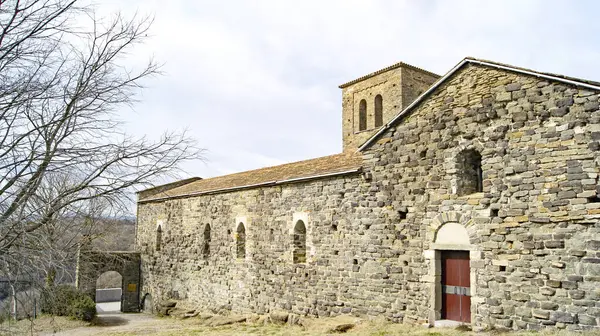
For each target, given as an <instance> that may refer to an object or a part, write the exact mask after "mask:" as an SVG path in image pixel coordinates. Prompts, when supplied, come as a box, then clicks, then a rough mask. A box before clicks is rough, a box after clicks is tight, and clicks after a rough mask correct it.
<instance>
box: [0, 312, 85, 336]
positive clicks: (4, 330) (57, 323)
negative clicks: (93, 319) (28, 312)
mask: <svg viewBox="0 0 600 336" xmlns="http://www.w3.org/2000/svg"><path fill="white" fill-rule="evenodd" d="M88 325H89V323H86V322H82V321H76V320H72V319H69V318H65V317H61V316H57V317H53V316H42V317H40V318H37V319H35V320H33V321H30V320H21V321H17V322H15V321H10V320H7V321H4V322H3V323H0V335H2V336H4V335H36V334H38V333H41V332H49V333H53V332H58V331H61V330H67V329H74V328H78V327H83V326H88Z"/></svg>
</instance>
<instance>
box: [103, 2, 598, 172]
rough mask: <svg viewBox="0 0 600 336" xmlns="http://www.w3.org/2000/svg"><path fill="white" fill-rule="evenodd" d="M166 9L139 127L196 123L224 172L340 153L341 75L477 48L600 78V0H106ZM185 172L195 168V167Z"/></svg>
mask: <svg viewBox="0 0 600 336" xmlns="http://www.w3.org/2000/svg"><path fill="white" fill-rule="evenodd" d="M98 8H99V10H100V12H102V13H106V12H110V11H115V10H121V11H123V12H124V13H125V14H131V13H134V12H135V11H138V12H139V13H142V14H152V15H154V16H155V24H154V26H153V28H152V34H151V35H152V37H151V38H150V39H149V40H148V43H147V44H145V45H143V46H141V47H140V48H138V49H136V51H135V53H134V54H132V55H131V56H132V58H133V59H134V60H139V61H140V62H143V61H145V60H147V58H148V57H149V56H151V55H154V56H155V58H156V59H157V60H159V61H160V62H163V63H164V64H165V65H164V68H163V71H164V72H165V75H164V76H163V77H160V78H158V79H155V80H152V81H149V82H148V83H147V85H148V86H149V87H148V88H147V89H145V90H144V91H143V93H142V94H141V95H140V97H139V98H140V99H141V102H140V103H139V104H137V105H135V106H134V109H133V111H130V110H127V111H123V118H124V119H125V120H126V121H127V122H128V123H127V124H126V126H125V128H126V130H127V131H128V132H130V133H132V134H134V135H145V134H147V135H149V136H150V137H152V136H156V135H158V134H160V133H162V132H163V131H165V130H167V129H169V130H181V129H184V128H187V130H188V132H189V135H190V136H192V137H193V138H195V139H197V141H198V143H199V145H200V146H201V147H204V148H206V149H207V150H208V152H207V153H206V156H207V159H208V161H207V162H206V163H201V162H198V163H190V164H187V165H185V167H184V168H185V169H186V170H187V172H188V173H189V176H200V177H204V178H206V177H211V176H217V175H223V174H228V173H233V172H238V171H243V170H248V169H254V168H260V167H264V166H269V165H275V164H280V163H285V162H291V161H297V160H302V159H308V158H313V157H318V156H323V155H329V154H334V153H338V152H340V151H341V148H342V144H341V90H340V89H338V87H337V86H338V85H339V84H341V83H343V82H346V81H349V80H352V79H354V78H357V77H359V76H362V75H364V74H367V73H369V72H372V71H375V70H378V69H380V68H383V67H386V66H388V65H391V64H393V63H395V62H398V61H403V62H406V63H409V64H413V65H415V66H419V67H421V68H424V69H427V70H430V71H433V72H436V73H438V74H440V75H442V74H444V73H445V72H447V71H448V70H450V68H451V67H452V66H454V65H455V64H456V63H458V62H459V61H460V60H461V59H462V58H464V57H465V56H474V57H479V58H485V59H490V60H494V61H498V62H504V63H509V64H512V65H517V66H522V67H528V68H533V69H536V70H540V71H547V72H554V73H561V74H566V75H571V76H575V77H582V78H587V79H593V80H600V67H599V66H598V64H600V62H599V61H600V22H599V21H600V20H598V19H597V13H598V12H599V10H600V2H599V1H593V0H590V1H549V0H538V1H536V0H519V1H481V0H476V1H475V0H473V1H461V0H453V1H448V0H443V1H442V0H438V1H434V0H429V1H417V0H414V1H373V0H370V1H354V0H339V1H325V0H320V1H311V0H308V1H301V2H300V1H282V0H272V1H216V0H215V1H200V0H169V1H164V0H161V1H158V0H128V1H117V0H104V1H102V2H101V3H100V4H99V5H98ZM182 177H186V176H182Z"/></svg>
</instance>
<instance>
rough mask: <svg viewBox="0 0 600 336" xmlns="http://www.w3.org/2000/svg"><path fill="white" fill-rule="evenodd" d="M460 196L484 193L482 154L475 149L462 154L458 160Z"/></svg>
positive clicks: (458, 156) (458, 190)
mask: <svg viewBox="0 0 600 336" xmlns="http://www.w3.org/2000/svg"><path fill="white" fill-rule="evenodd" d="M456 161H457V162H456V163H457V168H458V169H457V174H458V176H457V178H458V181H457V182H458V183H457V186H458V189H457V192H458V194H459V195H468V194H472V193H476V192H482V191H483V170H482V168H481V154H479V152H478V151H476V150H474V149H467V150H464V151H462V152H460V153H459V154H458V155H457V158H456Z"/></svg>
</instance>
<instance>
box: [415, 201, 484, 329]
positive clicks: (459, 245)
mask: <svg viewBox="0 0 600 336" xmlns="http://www.w3.org/2000/svg"><path fill="white" fill-rule="evenodd" d="M470 219H471V218H470V217H469V216H467V215H464V214H461V213H458V212H451V213H444V214H442V215H439V216H437V217H436V218H435V219H434V220H433V221H432V225H431V226H430V228H429V230H428V235H429V239H430V241H431V243H430V249H429V250H426V251H424V256H425V258H426V259H428V260H429V265H430V266H429V272H428V275H427V278H426V281H427V282H429V283H430V307H431V308H430V313H429V324H430V325H432V326H435V325H436V324H444V323H445V322H441V323H440V321H445V320H448V321H455V322H456V323H470V322H471V321H472V316H473V315H474V313H475V312H476V303H477V301H476V299H475V296H476V295H477V287H476V284H477V279H476V276H477V274H476V272H475V270H474V268H473V267H471V265H472V262H473V261H478V260H480V259H481V252H480V251H479V249H478V247H477V246H476V245H474V244H472V243H471V237H472V235H473V234H474V232H473V230H474V229H473V227H472V226H470Z"/></svg>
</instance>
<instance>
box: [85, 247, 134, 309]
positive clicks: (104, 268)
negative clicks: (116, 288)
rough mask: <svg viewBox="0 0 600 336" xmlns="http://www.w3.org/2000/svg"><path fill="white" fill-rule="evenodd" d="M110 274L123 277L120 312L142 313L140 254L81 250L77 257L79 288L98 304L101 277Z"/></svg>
mask: <svg viewBox="0 0 600 336" xmlns="http://www.w3.org/2000/svg"><path fill="white" fill-rule="evenodd" d="M110 271H114V272H117V273H119V274H120V275H121V277H122V279H121V304H120V311H122V312H124V313H132V312H139V310H140V294H139V290H140V254H139V253H136V252H99V251H87V250H84V251H80V252H79V255H78V257H77V275H76V283H75V284H76V286H77V288H79V289H80V290H81V291H83V292H85V293H87V294H88V295H90V296H91V297H92V298H93V299H94V301H96V286H97V281H98V280H99V278H100V277H101V275H103V274H105V273H108V272H110Z"/></svg>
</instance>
